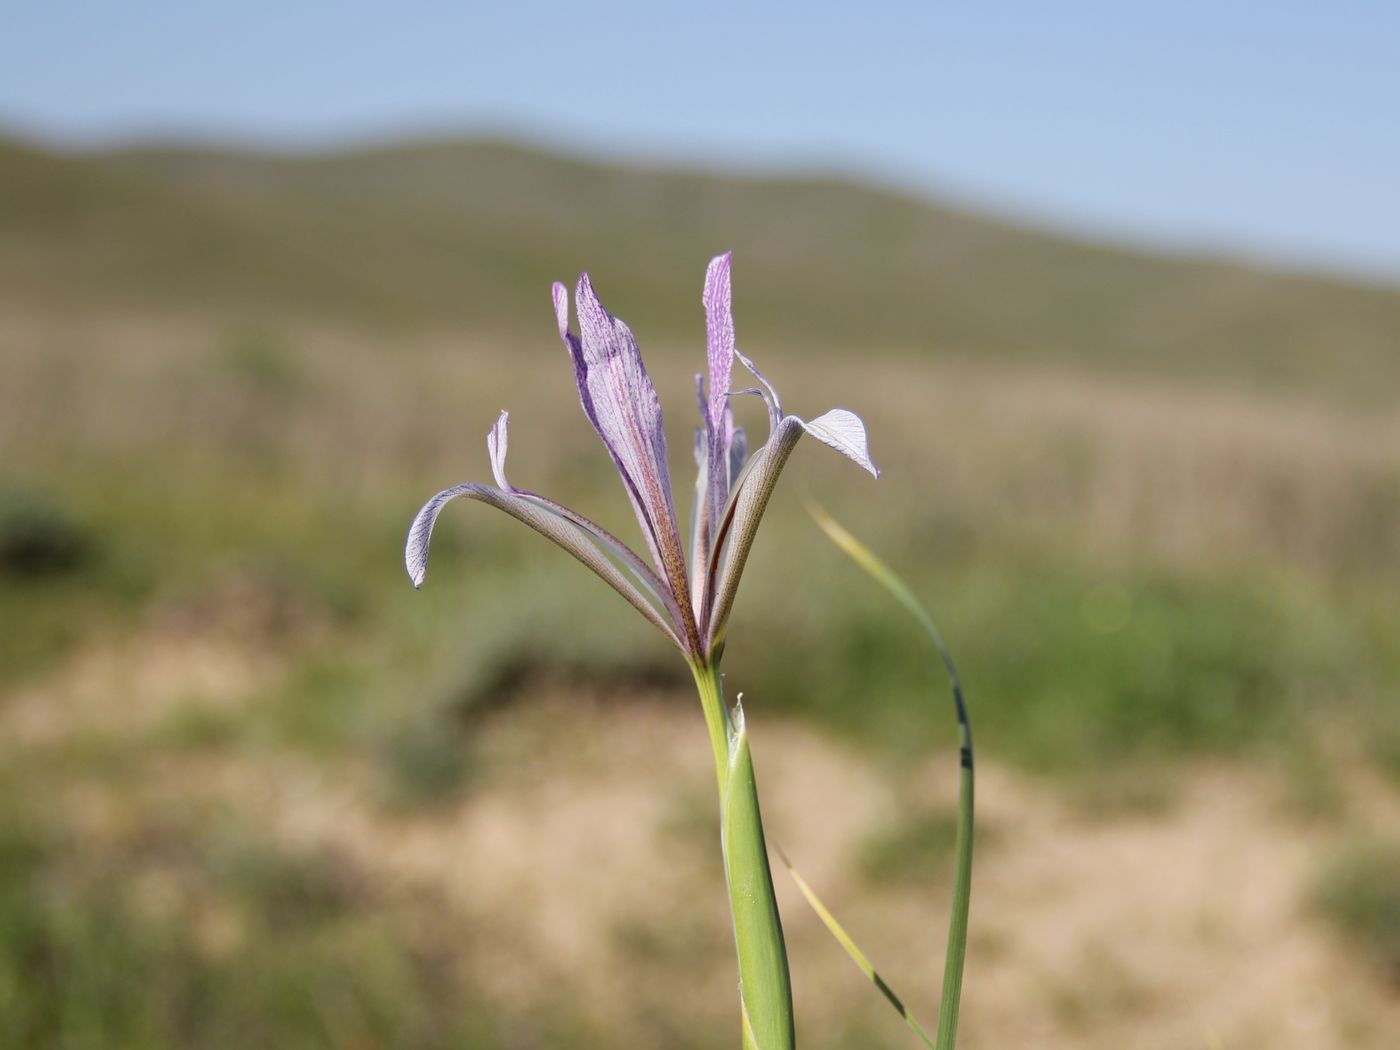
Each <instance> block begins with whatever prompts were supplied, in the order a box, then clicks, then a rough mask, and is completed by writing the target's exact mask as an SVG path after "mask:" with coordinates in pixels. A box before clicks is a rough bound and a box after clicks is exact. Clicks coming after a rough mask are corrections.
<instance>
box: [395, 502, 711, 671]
mask: <svg viewBox="0 0 1400 1050" xmlns="http://www.w3.org/2000/svg"><path fill="white" fill-rule="evenodd" d="M458 498H465V499H474V500H479V501H480V502H482V503H485V504H488V505H489V506H492V507H495V508H496V509H498V510H503V511H505V512H506V513H507V514H509V515H510V516H511V517H513V518H515V519H516V520H518V521H522V522H524V523H525V524H526V525H529V526H530V527H531V528H532V529H534V530H535V531H536V532H538V533H539V534H540V535H542V536H545V537H547V538H548V539H551V540H553V541H554V542H555V543H556V544H558V545H559V546H560V547H562V548H563V549H564V550H566V551H568V552H569V553H570V554H572V555H573V556H574V557H575V558H577V559H578V560H579V561H581V562H582V563H583V564H584V565H586V566H588V567H589V568H590V569H592V570H593V571H594V572H595V573H596V574H597V575H598V576H599V577H600V578H601V579H602V580H603V582H604V583H606V584H607V585H608V586H610V587H611V588H612V589H613V590H615V591H617V593H618V594H620V595H622V597H623V598H625V599H627V601H628V602H629V603H630V604H631V605H632V606H633V607H634V608H635V609H636V610H637V611H638V612H640V613H641V614H642V615H643V616H645V617H646V618H647V620H649V621H650V622H651V623H652V624H653V625H654V626H656V627H657V628H658V629H659V630H660V631H661V632H662V633H663V634H665V635H666V637H668V638H670V639H671V641H672V642H674V643H675V644H676V645H677V646H678V647H679V648H681V649H682V650H687V646H686V645H685V644H684V643H683V642H682V641H681V638H680V635H679V634H677V632H676V629H675V627H674V626H673V625H671V624H670V623H668V622H667V620H666V618H665V617H664V616H663V615H662V614H661V612H660V611H658V610H657V608H656V607H655V606H654V605H652V604H651V602H649V601H647V599H646V598H645V597H644V596H643V594H642V592H641V591H639V590H638V589H637V588H636V587H635V586H634V585H633V584H632V582H631V581H629V580H628V579H627V577H625V576H624V575H623V574H622V572H621V571H620V570H619V569H618V567H617V566H616V565H614V564H613V563H612V562H611V561H610V560H609V559H608V557H607V556H606V555H605V554H604V553H603V552H602V551H601V550H599V549H598V546H597V544H596V543H594V541H593V540H592V539H591V538H590V537H589V535H588V533H587V532H585V531H584V530H583V529H582V528H580V527H579V526H577V525H575V524H574V523H573V522H572V521H570V520H568V519H567V518H565V517H563V516H561V515H560V514H558V513H555V512H554V511H553V510H551V509H549V508H547V507H544V506H541V505H540V504H539V503H537V502H535V500H533V499H531V498H530V497H528V496H525V495H522V494H519V493H514V492H503V491H501V490H500V489H498V488H496V487H495V486H493V485H475V484H464V485H454V486H453V487H452V488H450V489H444V490H443V491H442V492H439V493H438V494H437V495H436V496H434V497H433V498H432V499H430V500H428V502H427V503H425V504H424V505H423V509H422V510H420V511H419V512H418V514H417V516H415V517H414V519H413V524H412V525H410V526H409V529H408V541H407V543H406V544H405V547H404V564H405V566H406V568H407V569H408V576H409V579H411V580H412V581H413V586H415V587H419V586H422V583H423V578H424V576H426V575H427V571H428V545H429V541H430V540H431V539H432V535H433V525H434V524H435V523H436V522H437V518H438V515H439V514H440V513H441V512H442V508H443V507H444V506H446V505H447V504H448V503H450V502H451V501H452V500H454V499H458Z"/></svg>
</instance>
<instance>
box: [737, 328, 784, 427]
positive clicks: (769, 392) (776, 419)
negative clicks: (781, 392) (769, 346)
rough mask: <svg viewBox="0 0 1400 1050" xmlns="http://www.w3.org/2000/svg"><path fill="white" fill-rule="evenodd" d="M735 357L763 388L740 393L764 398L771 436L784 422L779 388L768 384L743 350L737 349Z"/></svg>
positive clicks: (751, 388) (752, 388)
mask: <svg viewBox="0 0 1400 1050" xmlns="http://www.w3.org/2000/svg"><path fill="white" fill-rule="evenodd" d="M734 356H735V357H737V358H738V359H739V360H740V361H741V362H743V365H744V367H745V368H747V369H748V370H749V374H750V375H752V376H753V377H754V378H755V379H757V380H758V385H759V387H762V389H761V390H760V389H758V388H755V387H749V388H748V389H746V390H741V391H739V392H740V393H741V394H757V395H758V396H759V397H761V398H763V401H764V404H766V405H767V406H768V433H769V434H770V436H771V435H772V433H773V432H774V431H775V430H777V429H778V424H779V423H780V422H782V418H783V402H782V400H781V399H780V398H779V397H778V391H777V388H776V387H774V386H773V384H772V383H770V382H768V379H767V377H766V376H765V375H764V374H763V373H762V372H760V371H759V370H758V369H757V368H756V367H754V363H753V362H752V361H750V360H749V359H748V358H747V357H745V356H744V352H743V351H742V350H740V349H739V348H737V347H735V349H734Z"/></svg>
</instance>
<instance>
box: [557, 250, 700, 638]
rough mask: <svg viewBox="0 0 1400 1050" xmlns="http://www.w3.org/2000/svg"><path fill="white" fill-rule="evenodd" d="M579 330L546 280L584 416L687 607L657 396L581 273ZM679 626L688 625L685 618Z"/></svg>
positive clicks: (631, 342)
mask: <svg viewBox="0 0 1400 1050" xmlns="http://www.w3.org/2000/svg"><path fill="white" fill-rule="evenodd" d="M575 307H576V309H577V311H578V321H579V336H578V337H577V338H576V337H574V336H573V335H572V334H571V333H570V332H569V327H568V326H569V304H568V293H567V292H566V291H565V289H564V287H563V285H560V284H557V283H556V284H555V285H554V311H555V317H556V319H557V321H558V324H559V335H560V338H562V339H563V340H564V345H565V346H566V347H567V348H568V351H569V356H570V357H571V358H572V359H573V363H574V378H575V380H576V381H577V383H578V392H579V400H580V401H581V402H582V403H583V411H584V414H585V415H587V416H588V419H589V422H591V423H592V424H593V428H594V429H595V430H596V431H597V432H598V436H599V437H601V438H602V439H603V444H604V445H605V446H606V447H607V450H608V453H609V454H610V455H611V456H612V459H613V463H614V464H616V466H617V469H618V473H619V474H621V475H622V480H623V483H624V485H625V486H626V488H627V495H628V497H629V498H630V499H631V501H632V507H633V509H634V510H635V511H636V514H637V520H638V522H639V523H640V524H641V527H642V534H643V535H644V536H645V537H646V541H647V546H648V547H649V548H650V550H651V553H652V556H653V558H655V560H656V564H657V567H658V568H659V569H661V572H662V575H663V576H664V577H665V578H666V580H667V582H668V584H669V585H670V588H671V591H672V593H673V595H674V596H675V597H676V598H677V602H678V604H679V605H680V606H681V608H682V609H685V610H688V609H689V604H690V603H689V600H688V599H689V590H690V588H689V584H688V583H687V580H686V569H685V554H684V551H683V549H682V546H681V540H680V530H679V527H678V526H677V524H676V511H675V506H674V504H673V503H672V499H671V477H670V471H669V469H668V467H667V463H666V434H665V432H664V430H663V429H662V421H661V402H660V400H659V399H658V398H657V396H656V388H655V387H654V386H653V385H652V382H651V377H650V376H648V375H647V370H646V366H645V365H644V364H643V363H642V355H641V352H640V351H639V350H638V349H637V341H636V339H634V338H633V336H632V332H631V330H630V329H628V327H627V325H626V324H624V323H623V322H622V321H620V320H618V319H617V318H616V317H614V316H613V315H612V314H610V313H608V311H607V310H606V309H604V307H603V304H602V303H601V302H599V300H598V296H597V295H596V294H595V293H594V291H593V286H592V284H591V282H590V281H589V279H588V275H587V274H583V275H582V276H581V277H580V278H579V281H578V288H577V290H576V292H575ZM686 626H687V630H689V629H690V628H691V626H692V625H690V624H689V623H687V625H686Z"/></svg>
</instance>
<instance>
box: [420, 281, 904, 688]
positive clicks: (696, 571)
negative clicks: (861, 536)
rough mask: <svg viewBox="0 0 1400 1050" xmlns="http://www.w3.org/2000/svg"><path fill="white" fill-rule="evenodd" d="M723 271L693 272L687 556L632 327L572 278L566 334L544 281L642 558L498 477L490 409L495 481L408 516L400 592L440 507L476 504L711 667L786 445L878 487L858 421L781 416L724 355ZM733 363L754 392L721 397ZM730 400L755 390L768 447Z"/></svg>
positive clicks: (841, 415) (727, 323)
mask: <svg viewBox="0 0 1400 1050" xmlns="http://www.w3.org/2000/svg"><path fill="white" fill-rule="evenodd" d="M729 271H730V255H729V253H726V254H724V255H720V256H718V257H716V258H715V259H713V260H711V262H710V265H709V269H708V270H707V272H706V274H705V290H704V296H703V299H704V305H705V327H706V334H707V337H708V354H707V358H708V360H707V365H708V370H707V371H708V375H707V376H706V375H698V376H696V389H697V394H698V400H699V403H700V417H701V425H700V427H699V428H697V431H696V442H695V446H696V447H695V458H696V463H697V467H698V473H697V477H696V483H695V507H694V512H693V515H692V519H691V529H690V545H689V549H688V550H687V547H686V545H685V543H684V542H683V540H682V537H681V530H680V526H679V524H678V523H677V519H676V507H675V500H674V499H673V498H672V493H671V475H670V471H669V469H668V467H667V460H666V433H665V431H664V430H663V429H662V425H661V403H660V401H659V400H658V398H657V396H656V388H655V387H654V386H653V385H652V382H651V378H650V377H649V376H648V375H647V370H646V366H645V365H644V364H643V363H642V355H641V352H640V351H639V350H638V348H637V341H636V339H634V338H633V336H632V332H631V330H630V329H629V328H628V327H627V325H626V324H624V323H623V322H622V321H620V320H619V319H618V318H616V317H614V316H613V315H612V314H610V313H608V311H607V310H606V309H604V307H603V304H602V303H601V302H600V301H599V300H598V296H597V295H596V294H595V293H594V291H593V285H592V283H591V282H590V281H589V279H588V275H587V274H584V275H582V276H581V277H580V278H579V280H578V287H577V289H576V290H575V293H574V308H575V312H576V313H577V315H578V328H579V333H578V335H574V334H573V333H572V332H571V331H569V293H568V290H567V289H566V288H565V287H564V286H563V285H562V284H558V283H556V284H555V285H554V313H555V316H556V318H557V319H558V324H559V336H560V338H561V339H563V341H564V345H565V347H566V348H567V349H568V351H569V356H570V358H571V359H572V360H573V365H574V377H575V379H576V380H577V382H578V392H579V399H580V400H581V401H582V402H583V411H584V414H585V415H587V416H588V420H589V422H591V423H592V424H593V428H594V429H595V430H597V431H598V436H599V437H601V438H602V439H603V444H604V445H605V446H606V447H607V450H608V453H609V454H610V455H611V456H612V460H613V463H614V465H615V466H616V467H617V471H618V473H619V474H620V475H621V476H622V482H623V485H624V486H625V488H626V490H627V496H628V499H630V500H631V502H632V509H633V510H634V511H635V512H636V515H637V522H638V524H639V525H640V526H641V529H642V536H643V538H644V540H645V541H646V549H647V554H648V555H649V557H643V556H642V555H640V554H638V553H637V552H635V551H633V550H632V549H631V548H630V547H628V546H627V545H626V544H625V543H623V542H622V541H621V540H620V539H618V538H617V537H616V536H614V535H613V534H612V533H610V532H608V531H607V530H606V529H604V528H603V527H602V526H600V525H598V524H596V523H594V522H592V521H590V520H589V519H587V518H585V517H584V516H583V515H582V514H579V513H577V512H575V511H572V510H570V509H569V508H568V507H565V506H563V505H562V504H559V503H556V502H554V501H553V500H550V499H546V498H545V497H544V496H541V495H538V494H536V493H534V492H527V491H525V490H524V489H518V488H516V487H515V486H513V485H511V484H510V482H508V481H507V480H506V475H505V463H506V443H507V435H506V421H507V419H508V413H506V412H502V413H501V415H500V418H499V419H497V420H496V424H495V426H493V427H492V428H491V432H490V434H488V435H487V438H486V445H487V449H488V451H489V452H490V456H491V471H492V473H493V474H494V475H495V479H496V484H495V485H482V484H474V483H467V484H462V485H455V486H453V487H452V488H450V489H445V490H443V491H442V492H439V493H438V494H437V495H436V496H434V497H433V498H432V499H430V500H429V501H428V502H427V503H426V504H425V505H424V506H423V509H422V510H420V511H419V512H418V515H417V517H415V518H414V519H413V524H412V526H411V527H410V528H409V530H408V544H407V549H406V551H405V562H406V564H407V567H408V574H409V576H410V577H411V578H412V580H413V585H414V586H415V587H417V586H419V585H420V584H421V583H422V582H423V576H424V574H425V573H426V571H427V565H428V542H429V539H430V538H431V536H432V531H433V523H434V522H435V521H436V520H437V516H438V514H439V513H440V512H441V511H442V508H443V506H444V505H445V504H447V503H448V502H449V501H451V500H453V499H455V498H457V497H459V496H465V497H468V498H470V499H476V500H480V501H481V502H483V503H489V504H491V505H492V506H494V507H497V508H499V509H501V510H503V511H505V512H506V513H507V514H510V515H512V516H513V517H515V518H518V519H519V520H521V521H523V522H524V523H525V524H527V525H529V526H530V527H532V528H534V529H535V530H537V531H538V532H540V533H542V534H543V535H545V536H548V537H549V538H550V539H551V540H553V541H554V542H555V543H557V544H558V545H559V546H561V547H563V548H564V549H565V550H566V551H568V552H569V553H570V554H572V555H573V556H574V557H575V558H577V559H578V560H579V561H581V562H583V563H584V564H585V565H587V566H588V567H589V568H590V569H592V570H593V571H594V572H595V573H597V574H598V575H599V576H600V577H602V579H603V580H604V581H605V582H606V583H607V584H608V585H609V586H611V587H612V588H613V589H614V590H616V591H617V592H618V593H619V594H621V595H622V596H623V597H624V598H626V599H627V601H629V602H630V603H631V604H632V605H633V606H634V607H636V609H637V610H638V611H639V612H640V613H641V614H642V615H643V616H645V617H646V618H647V619H648V620H649V621H650V622H651V623H652V624H654V625H655V626H656V627H657V628H659V629H660V630H661V631H662V633H664V634H665V635H666V636H667V637H668V638H670V639H671V641H672V642H674V643H675V645H676V646H677V647H678V648H680V650H681V651H682V652H683V653H685V654H686V656H687V658H689V659H690V660H691V661H692V662H693V663H696V664H699V665H703V664H713V663H714V662H715V661H716V660H717V659H718V656H719V652H720V650H721V648H722V646H723V643H724V632H725V627H726V625H727V623H728V620H729V613H730V610H731V609H732V608H733V604H734V595H735V592H736V590H737V589H738V584H739V577H740V576H741V575H742V573H743V570H744V563H745V561H746V560H747V559H748V555H749V549H750V548H751V547H752V545H753V539H754V534H755V532H756V531H757V529H758V523H759V521H760V519H761V518H762V517H763V511H764V509H765V508H766V507H767V505H768V500H769V497H770V496H771V495H772V492H773V486H774V484H775V483H776V482H777V480H778V475H779V473H781V471H782V468H783V465H784V464H785V463H786V462H787V458H788V456H789V455H790V454H791V452H792V449H793V446H795V445H796V444H797V441H798V439H799V438H800V437H801V436H802V435H803V434H804V433H807V434H811V435H812V436H813V437H815V438H816V439H817V440H818V441H821V442H823V443H824V444H827V445H830V446H831V447H832V448H834V449H836V450H837V451H838V452H840V453H842V454H843V455H845V456H848V457H850V458H851V459H853V460H855V462H857V463H859V464H860V465H861V466H862V467H864V468H865V469H866V470H868V471H870V473H871V474H873V475H875V476H876V477H879V471H878V470H876V468H875V464H874V463H872V462H871V460H870V451H869V445H868V442H867V439H866V434H865V424H864V423H862V422H861V421H860V418H859V417H858V416H856V415H855V413H853V412H849V411H847V410H846V409H843V408H834V409H832V410H831V411H830V412H827V413H825V414H824V415H821V416H818V417H817V418H816V419H813V420H810V421H804V420H802V419H799V418H798V417H797V416H792V415H785V414H784V413H783V408H782V403H781V402H780V401H779V399H778V392H777V391H776V390H775V389H774V388H773V385H772V384H771V383H769V382H768V380H767V379H765V378H764V376H763V375H762V373H760V372H759V371H758V369H757V368H755V367H754V365H753V362H751V361H750V360H749V359H748V358H747V357H745V356H744V354H743V353H742V352H740V351H739V350H738V349H737V348H736V346H735V341H734V319H733V315H732V313H731V310H730V279H729ZM736 357H737V358H738V359H739V361H740V362H741V363H742V364H743V366H744V367H745V368H746V369H747V370H748V371H749V372H750V373H752V375H753V377H754V379H755V380H756V381H757V383H758V386H757V387H755V388H751V389H745V390H739V391H731V390H730V375H731V372H732V370H733V366H734V359H735V358H736ZM736 394H756V395H758V396H759V397H762V398H763V400H764V401H765V402H766V403H767V406H768V423H769V430H768V439H767V440H766V441H765V442H764V443H763V445H762V446H761V447H760V448H759V449H758V450H757V451H756V452H754V453H753V455H752V456H750V455H749V453H748V441H747V438H746V436H745V433H744V429H743V428H742V427H738V426H735V424H734V413H733V410H732V409H731V407H730V404H729V401H730V398H731V397H733V396H735V395H736Z"/></svg>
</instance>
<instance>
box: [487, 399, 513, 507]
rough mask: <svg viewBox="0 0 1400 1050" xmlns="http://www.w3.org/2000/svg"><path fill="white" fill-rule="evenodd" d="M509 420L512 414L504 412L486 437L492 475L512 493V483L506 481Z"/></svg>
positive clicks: (501, 485)
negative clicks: (507, 425)
mask: <svg viewBox="0 0 1400 1050" xmlns="http://www.w3.org/2000/svg"><path fill="white" fill-rule="evenodd" d="M509 420H510V413H509V412H502V413H501V415H500V417H499V418H498V419H497V420H496V423H495V425H494V426H493V427H492V428H491V432H490V433H489V434H487V435H486V451H487V452H489V453H490V455H491V474H492V476H493V477H495V479H496V484H497V485H499V486H500V487H501V488H503V489H505V490H506V491H507V492H510V491H511V487H510V482H509V481H507V480H506V448H507V447H508V446H509V444H510V435H509V434H508V433H507V431H506V423H507V422H509Z"/></svg>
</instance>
